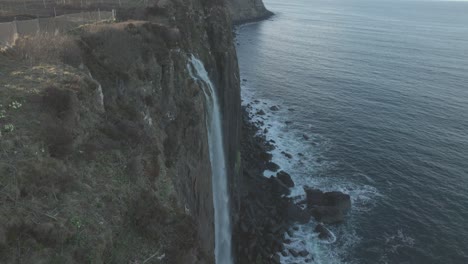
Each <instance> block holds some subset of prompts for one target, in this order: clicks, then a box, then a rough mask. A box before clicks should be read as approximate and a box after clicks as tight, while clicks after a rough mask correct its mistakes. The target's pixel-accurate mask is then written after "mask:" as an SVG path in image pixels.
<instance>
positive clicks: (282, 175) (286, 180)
mask: <svg viewBox="0 0 468 264" xmlns="http://www.w3.org/2000/svg"><path fill="white" fill-rule="evenodd" d="M276 177H277V178H278V179H279V180H280V181H281V182H283V184H284V185H286V186H288V187H289V188H291V187H294V181H293V180H292V179H291V176H290V175H289V174H288V173H286V172H285V171H280V172H278V173H277V174H276Z"/></svg>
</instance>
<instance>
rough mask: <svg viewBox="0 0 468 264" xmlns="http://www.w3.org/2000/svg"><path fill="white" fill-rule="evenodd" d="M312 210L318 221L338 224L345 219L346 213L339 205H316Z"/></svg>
mask: <svg viewBox="0 0 468 264" xmlns="http://www.w3.org/2000/svg"><path fill="white" fill-rule="evenodd" d="M311 212H312V215H313V216H314V218H315V219H316V220H317V221H321V222H323V223H325V224H338V223H341V222H343V221H344V213H343V211H342V210H340V208H338V207H337V206H316V207H314V208H312V210H311Z"/></svg>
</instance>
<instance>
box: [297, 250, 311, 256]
mask: <svg viewBox="0 0 468 264" xmlns="http://www.w3.org/2000/svg"><path fill="white" fill-rule="evenodd" d="M308 255H309V251H307V250H305V249H304V250H301V251H300V252H299V256H301V257H303V258H304V257H307V256H308Z"/></svg>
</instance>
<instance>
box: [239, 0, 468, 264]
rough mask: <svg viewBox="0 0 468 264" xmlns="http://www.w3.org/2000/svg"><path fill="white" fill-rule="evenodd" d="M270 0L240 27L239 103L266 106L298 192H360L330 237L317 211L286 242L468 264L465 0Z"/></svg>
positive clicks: (328, 261)
mask: <svg viewBox="0 0 468 264" xmlns="http://www.w3.org/2000/svg"><path fill="white" fill-rule="evenodd" d="M264 2H265V5H266V6H267V8H269V9H270V10H271V11H273V12H274V13H275V14H276V15H275V16H274V17H272V18H270V19H269V20H266V21H262V22H258V23H251V24H247V25H243V26H241V27H240V28H238V30H237V31H238V36H237V42H238V43H237V52H238V56H239V65H240V71H241V78H242V79H243V80H242V98H243V104H244V105H249V106H251V108H250V109H251V112H252V114H254V113H256V112H257V111H259V110H263V111H264V112H265V113H266V115H256V116H255V117H254V119H255V120H257V121H259V120H260V121H263V122H264V125H263V127H262V128H264V129H266V130H265V131H266V136H267V138H268V139H270V140H273V141H274V142H275V146H276V149H275V150H274V151H273V161H274V162H275V163H277V164H278V165H280V167H281V169H283V170H285V171H287V172H288V173H290V174H291V176H292V177H293V179H294V181H295V182H296V187H295V188H294V189H293V190H292V194H291V196H292V197H295V198H296V199H301V198H303V195H304V192H303V190H302V186H304V185H309V186H313V187H316V188H320V189H322V190H325V191H330V190H340V191H343V192H346V193H349V194H350V195H351V198H352V203H353V208H352V211H351V212H350V214H348V216H347V218H346V222H345V223H343V224H341V225H336V226H327V227H328V228H329V229H330V230H331V231H332V232H333V233H334V234H335V236H336V242H334V243H325V242H323V241H320V240H319V239H318V238H317V235H316V234H314V233H313V232H312V230H313V228H314V227H315V222H314V221H312V222H311V223H309V224H306V225H302V226H298V227H297V229H298V230H297V231H294V232H293V233H294V234H293V236H292V240H293V242H292V243H291V244H289V245H286V247H288V248H297V249H307V250H309V251H310V252H311V254H312V256H313V262H312V263H324V264H333V263H372V264H374V263H424V264H425V263H460V264H462V263H468V2H462V1H458V2H449V1H386V0H380V1H377V0H376V1H368V0H328V1H324V0H289V1H283V0H266V1H264ZM272 106H278V108H279V110H277V111H275V110H276V109H274V108H273V109H272V108H271V107H272ZM282 152H286V153H289V154H291V155H292V158H291V159H290V158H288V157H286V156H285V155H284V154H283V153H282ZM272 174H273V173H272V172H268V171H266V172H265V176H269V175H272ZM282 262H283V263H305V262H306V259H305V258H300V257H299V258H294V257H291V256H286V257H282Z"/></svg>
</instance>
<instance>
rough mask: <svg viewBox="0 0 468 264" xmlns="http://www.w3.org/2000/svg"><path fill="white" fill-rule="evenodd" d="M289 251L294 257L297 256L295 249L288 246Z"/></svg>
mask: <svg viewBox="0 0 468 264" xmlns="http://www.w3.org/2000/svg"><path fill="white" fill-rule="evenodd" d="M289 253H290V254H291V255H292V256H293V257H295V258H297V257H299V252H297V251H296V250H295V249H292V248H290V249H289Z"/></svg>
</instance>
